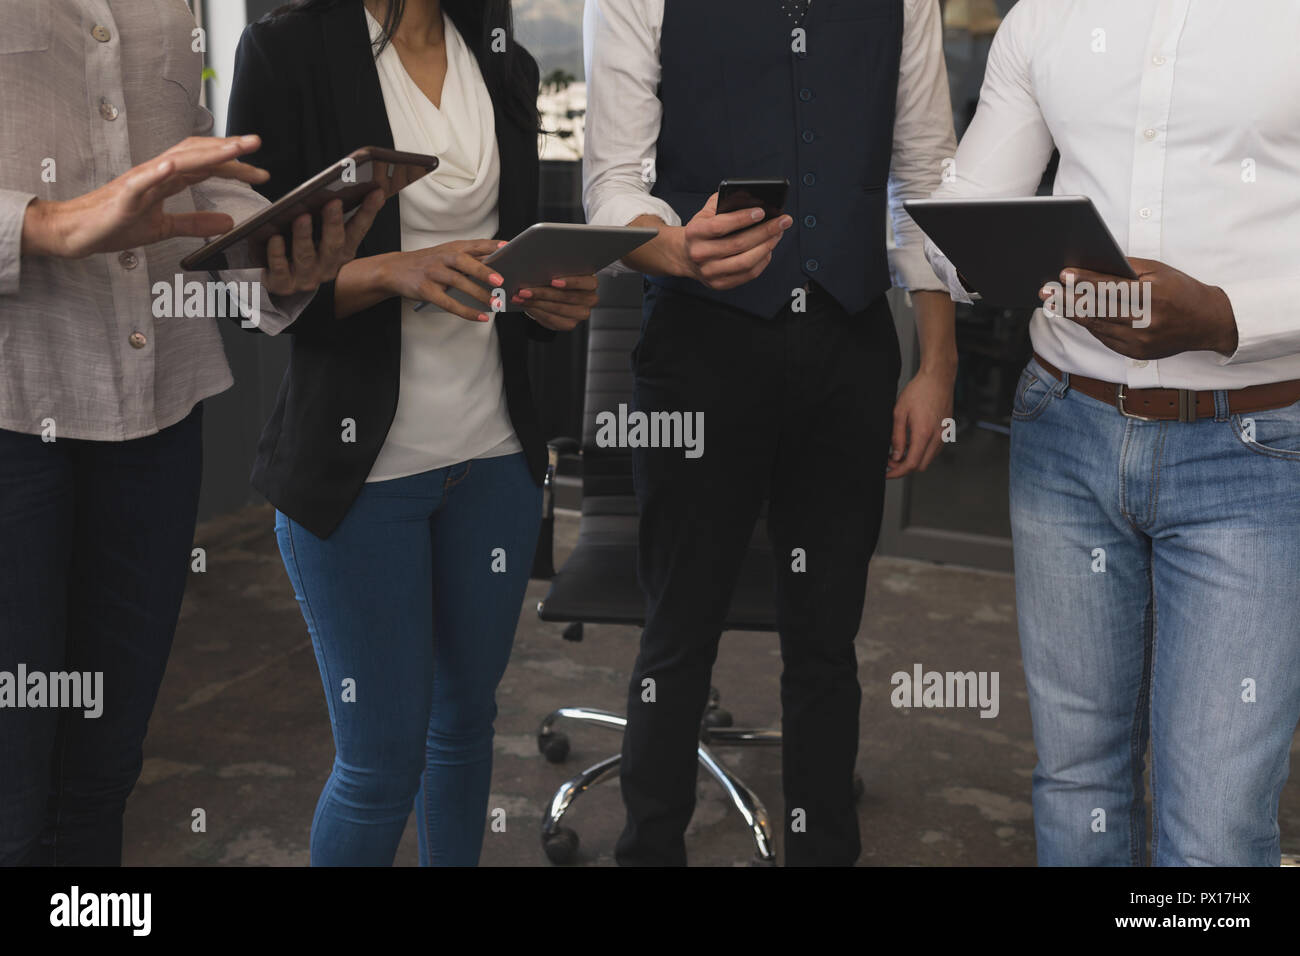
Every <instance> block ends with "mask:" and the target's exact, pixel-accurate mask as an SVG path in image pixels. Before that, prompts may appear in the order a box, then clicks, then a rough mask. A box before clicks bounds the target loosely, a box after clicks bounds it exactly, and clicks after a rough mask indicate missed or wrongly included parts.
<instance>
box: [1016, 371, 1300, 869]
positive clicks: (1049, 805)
mask: <svg viewBox="0 0 1300 956" xmlns="http://www.w3.org/2000/svg"><path fill="white" fill-rule="evenodd" d="M1216 412H1217V414H1216V416H1215V417H1214V418H1213V419H1204V420H1201V421H1197V422H1194V423H1179V422H1144V421H1137V420H1134V419H1130V418H1126V417H1124V416H1122V415H1120V413H1119V412H1118V411H1117V410H1116V409H1115V408H1113V407H1111V406H1109V405H1107V404H1104V403H1102V402H1099V401H1096V400H1094V399H1092V398H1089V397H1087V396H1086V395H1083V394H1081V393H1079V392H1077V391H1074V390H1072V389H1069V387H1068V376H1066V379H1065V381H1058V380H1057V379H1056V378H1054V377H1053V376H1052V375H1051V374H1050V373H1048V372H1047V371H1046V370H1045V369H1043V368H1042V366H1040V365H1039V364H1038V363H1037V362H1036V361H1034V362H1031V363H1030V364H1029V366H1028V368H1027V369H1026V370H1025V372H1024V374H1023V375H1022V377H1021V380H1020V383H1019V387H1018V388H1017V391H1016V399H1015V405H1014V410H1013V416H1012V428H1011V520H1012V529H1013V535H1014V541H1015V563H1016V598H1017V604H1018V609H1019V618H1020V643H1021V651H1022V654H1023V657H1024V666H1025V676H1026V678H1027V681H1028V685H1029V704H1030V711H1031V714H1032V716H1033V724H1034V743H1035V745H1036V747H1037V750H1038V765H1037V767H1036V768H1035V770H1034V786H1033V792H1034V798H1033V803H1034V827H1035V831H1036V834H1037V838H1038V861H1039V863H1040V864H1041V865H1085V866H1127V865H1143V864H1144V863H1145V862H1146V860H1147V854H1146V830H1147V822H1146V813H1145V810H1144V804H1143V782H1142V774H1143V763H1144V759H1145V752H1146V749H1147V739H1148V736H1149V738H1150V741H1151V791H1152V793H1151V796H1152V807H1153V815H1154V818H1155V819H1154V821H1153V826H1152V839H1151V843H1152V856H1153V857H1154V860H1155V863H1156V865H1160V866H1163V865H1169V866H1180V865H1182V866H1187V865H1220V866H1223V865H1253V866H1277V865H1278V863H1279V859H1280V847H1279V837H1278V825H1277V808H1278V797H1279V794H1280V793H1281V790H1282V786H1283V784H1284V783H1285V782H1286V778H1287V773H1288V770H1289V760H1288V757H1289V751H1290V747H1291V739H1292V736H1293V734H1294V732H1295V729H1296V723H1297V720H1298V719H1300V403H1297V404H1296V405H1292V406H1290V407H1288V408H1284V409H1279V410H1276V411H1265V412H1257V413H1253V414H1248V415H1230V414H1228V412H1227V405H1226V401H1225V399H1224V396H1223V394H1222V393H1219V394H1218V395H1217V396H1216ZM1250 420H1253V427H1254V439H1255V440H1254V441H1253V442H1251V441H1248V440H1247V439H1248V437H1249V428H1250V427H1251V421H1250Z"/></svg>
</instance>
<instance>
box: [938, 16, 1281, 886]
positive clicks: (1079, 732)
mask: <svg viewBox="0 0 1300 956" xmlns="http://www.w3.org/2000/svg"><path fill="white" fill-rule="evenodd" d="M1297 36H1300V6H1298V5H1297V4H1295V3H1294V2H1292V0H1260V2H1258V3H1255V4H1251V5H1250V6H1249V9H1248V10H1247V9H1243V7H1242V5H1239V4H1227V3H1207V2H1194V0H1090V2H1086V3H1085V2H1079V0H1053V2H1048V0H1021V2H1020V3H1019V4H1017V6H1015V7H1014V8H1013V9H1012V10H1011V12H1010V14H1009V15H1008V16H1007V18H1006V20H1005V21H1004V22H1003V24H1002V27H1001V29H1000V30H999V32H998V34H997V37H996V38H995V40H994V43H993V47H992V50H991V52H990V55H989V61H988V68H987V72H986V74H985V82H984V88H983V91H982V94H981V98H980V105H979V109H978V112H977V113H976V116H975V119H974V121H973V123H972V125H971V127H970V130H969V131H968V132H967V133H966V135H965V137H964V138H963V140H962V143H961V146H960V148H959V149H958V151H957V157H956V166H955V173H956V175H955V181H953V182H950V183H947V184H945V185H944V186H943V187H941V188H940V189H939V190H938V191H937V192H936V193H935V196H936V198H952V197H976V196H978V197H1007V196H1024V195H1032V194H1033V192H1034V191H1035V188H1036V186H1037V185H1038V183H1039V180H1040V177H1041V175H1042V173H1043V170H1044V167H1045V166H1046V164H1047V162H1048V159H1049V157H1050V155H1051V153H1052V149H1053V146H1055V147H1056V149H1058V150H1059V151H1060V155H1061V162H1060V171H1059V174H1058V176H1057V178H1056V185H1055V192H1056V193H1057V194H1060V195H1077V194H1082V195H1087V196H1090V197H1091V198H1092V200H1093V202H1094V203H1095V204H1096V206H1097V209H1098V210H1099V212H1100V214H1101V216H1102V218H1103V219H1104V220H1105V221H1106V223H1107V225H1108V226H1109V227H1110V229H1111V230H1112V232H1113V233H1114V234H1115V236H1116V237H1117V239H1118V240H1119V242H1120V244H1121V246H1122V247H1124V248H1125V249H1126V252H1127V254H1128V255H1129V256H1130V257H1132V258H1131V262H1132V264H1133V265H1134V268H1135V270H1136V271H1137V272H1138V274H1139V277H1140V280H1139V281H1140V283H1141V285H1140V286H1139V290H1140V291H1141V292H1143V293H1144V295H1145V296H1146V297H1147V299H1146V308H1145V309H1141V310H1132V309H1130V310H1129V314H1122V313H1123V311H1124V310H1122V309H1116V310H1114V311H1113V312H1112V313H1110V314H1108V312H1107V310H1108V308H1113V305H1114V303H1108V302H1107V301H1105V298H1106V297H1104V296H1102V297H1098V296H1097V295H1096V293H1098V292H1099V291H1102V290H1103V289H1104V287H1101V286H1099V285H1098V284H1099V283H1103V282H1119V281H1123V280H1120V279H1119V278H1118V277H1114V276H1097V275H1093V274H1090V273H1086V272H1083V271H1081V270H1072V269H1067V270H1066V271H1065V272H1064V273H1063V274H1062V276H1061V283H1060V284H1059V285H1056V286H1054V287H1051V286H1049V288H1046V289H1044V291H1043V293H1042V296H1043V298H1044V301H1045V302H1046V303H1047V309H1046V310H1040V311H1039V312H1037V313H1036V314H1035V316H1034V318H1033V320H1032V323H1031V326H1030V332H1031V335H1032V338H1033V344H1034V351H1035V358H1034V360H1033V361H1032V362H1031V363H1030V364H1029V366H1028V367H1027V368H1026V370H1025V372H1024V374H1023V376H1022V379H1021V381H1020V385H1019V387H1018V389H1017V391H1016V398H1015V406H1014V410H1013V416H1012V444H1011V476H1012V477H1011V510H1012V526H1013V535H1014V541H1015V557H1016V592H1017V602H1018V607H1019V619H1020V639H1021V647H1022V652H1023V656H1024V665H1025V673H1026V677H1027V679H1028V684H1029V694H1030V708H1031V712H1032V716H1033V721H1034V740H1035V744H1036V746H1037V750H1038V766H1037V768H1036V770H1035V772H1034V787H1033V792H1034V820H1035V827H1036V831H1037V838H1038V858H1039V862H1040V863H1041V864H1044V865H1059V864H1066V865H1140V864H1143V863H1145V862H1146V860H1147V848H1146V839H1147V831H1146V826H1147V821H1146V815H1145V809H1144V792H1143V769H1144V759H1145V751H1146V746H1147V738H1148V736H1149V737H1150V740H1151V753H1152V757H1151V781H1152V802H1153V806H1154V815H1155V819H1154V827H1153V838H1152V855H1153V857H1154V862H1155V863H1156V864H1157V865H1197V864H1199V865H1269V866H1276V865H1277V864H1278V862H1279V858H1280V845H1279V835H1278V825H1277V804H1278V796H1279V793H1280V791H1281V789H1282V786H1283V784H1284V782H1285V780H1286V776H1287V769H1288V753H1289V750H1290V747H1291V740H1292V736H1293V734H1294V732H1295V728H1296V723H1297V720H1298V719H1300V404H1298V402H1300V317H1297V313H1296V309H1295V305H1296V300H1297V297H1300V170H1298V167H1297V164H1296V156H1297V155H1300V124H1297V123H1296V121H1295V104H1296V102H1297V99H1298V98H1300V61H1297V60H1296V58H1295V56H1294V43H1295V38H1296V37H1297ZM990 238H991V241H995V240H996V237H990ZM927 252H928V253H929V254H930V260H931V262H932V264H934V266H935V268H936V271H937V272H938V273H939V274H940V275H942V276H944V277H945V278H946V279H947V281H948V284H949V287H950V290H951V292H952V294H953V297H954V298H956V299H958V300H959V301H969V296H968V294H967V291H966V290H965V288H964V287H963V284H962V282H961V281H960V279H959V277H958V276H957V275H956V273H955V270H954V269H953V267H952V265H951V264H950V263H949V262H948V261H947V260H946V259H944V258H943V256H942V254H941V253H940V252H939V251H938V250H937V249H934V248H933V246H929V245H928V246H927ZM1062 287H1064V288H1066V289H1071V290H1072V291H1073V293H1074V296H1075V298H1073V299H1068V298H1066V297H1065V296H1064V295H1063V294H1062ZM1097 313H1100V314H1097Z"/></svg>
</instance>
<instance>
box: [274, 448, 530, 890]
mask: <svg viewBox="0 0 1300 956" xmlns="http://www.w3.org/2000/svg"><path fill="white" fill-rule="evenodd" d="M540 521H541V489H539V488H538V487H537V485H536V484H535V483H534V481H533V479H532V477H531V476H530V474H529V472H528V467H527V465H526V464H525V463H524V456H523V455H522V454H515V455H507V456H504V457H500V458H484V459H477V460H474V461H468V462H462V463H461V464H458V465H452V466H451V467H449V468H439V469H437V470H435V471H428V472H425V473H423V474H419V475H413V476H411V477H409V478H397V479H393V480H391V481H382V482H373V483H370V484H367V485H366V486H365V488H364V489H363V490H362V492H361V494H360V495H359V496H358V497H357V500H356V501H355V502H354V503H353V505H352V508H351V509H350V510H349V511H348V513H347V516H346V517H345V518H344V519H343V522H342V524H340V525H339V527H338V528H337V529H336V530H335V531H334V533H333V534H331V535H330V536H329V537H328V538H326V539H321V538H318V537H316V536H315V535H313V534H312V533H311V532H309V531H307V530H306V529H304V528H303V527H302V526H301V525H299V524H298V523H296V522H295V521H293V520H292V519H290V518H288V517H286V516H285V515H284V514H280V513H277V515H276V523H275V530H276V536H277V537H278V538H279V541H280V554H281V555H282V557H283V558H284V565H285V568H286V570H287V571H288V572H289V579H290V580H291V581H292V582H293V587H294V592H295V593H296V595H297V597H298V602H299V604H300V605H301V607H302V613H303V617H304V618H306V621H307V629H308V630H309V631H310V633H311V639H312V643H313V645H314V646H315V649H316V660H317V663H318V664H319V665H320V673H321V682H322V683H323V685H324V688H325V699H326V701H327V703H328V705H329V714H330V724H331V727H332V729H333V732H334V746H335V751H336V754H335V758H334V767H333V770H332V771H331V773H330V776H329V779H328V780H327V781H326V783H325V788H324V790H323V791H322V793H321V796H320V800H319V802H318V803H317V806H316V816H315V819H314V820H313V821H312V828H311V861H312V864H313V865H315V866H322V865H324V866H330V865H361V866H386V865H390V864H391V863H392V862H393V858H394V856H395V855H396V852H397V845H398V843H399V841H400V840H401V837H402V831H403V830H404V829H405V827H406V821H407V818H408V817H409V816H410V813H411V808H412V806H413V805H414V807H415V808H416V810H417V819H418V822H419V835H420V864H421V865H422V866H442V865H448V866H473V865H475V864H477V863H478V859H479V852H480V850H481V849H482V845H483V830H484V824H485V819H486V815H487V802H488V792H489V788H490V785H491V779H492V722H493V720H494V719H495V718H496V710H497V708H496V687H497V684H498V682H499V681H500V680H501V675H502V674H503V673H504V672H505V668H506V662H507V661H508V659H509V657H510V648H511V645H512V643H513V642H514V634H515V627H516V626H517V625H518V623H519V611H520V607H521V605H522V604H523V598H524V589H525V588H526V587H527V585H528V574H529V570H530V568H531V567H532V560H533V551H534V550H535V548H536V545H537V532H538V528H539V525H540Z"/></svg>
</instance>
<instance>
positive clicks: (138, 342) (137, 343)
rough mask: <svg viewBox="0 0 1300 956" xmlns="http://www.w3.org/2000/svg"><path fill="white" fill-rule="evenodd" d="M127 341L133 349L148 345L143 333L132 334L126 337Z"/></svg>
mask: <svg viewBox="0 0 1300 956" xmlns="http://www.w3.org/2000/svg"><path fill="white" fill-rule="evenodd" d="M127 341H128V342H130V343H131V348H133V349H142V348H144V347H145V346H146V345H148V344H149V340H148V339H147V338H145V337H144V333H143V332H132V333H131V334H130V335H129V336H128V337H127Z"/></svg>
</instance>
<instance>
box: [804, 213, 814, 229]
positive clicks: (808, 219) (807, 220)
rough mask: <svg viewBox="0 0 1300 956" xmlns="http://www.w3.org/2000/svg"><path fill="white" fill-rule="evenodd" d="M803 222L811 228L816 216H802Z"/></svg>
mask: <svg viewBox="0 0 1300 956" xmlns="http://www.w3.org/2000/svg"><path fill="white" fill-rule="evenodd" d="M803 224H804V225H805V226H807V227H808V228H809V229H811V228H812V227H813V226H815V225H817V217H816V216H804V217H803Z"/></svg>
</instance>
